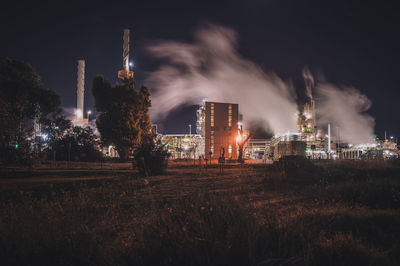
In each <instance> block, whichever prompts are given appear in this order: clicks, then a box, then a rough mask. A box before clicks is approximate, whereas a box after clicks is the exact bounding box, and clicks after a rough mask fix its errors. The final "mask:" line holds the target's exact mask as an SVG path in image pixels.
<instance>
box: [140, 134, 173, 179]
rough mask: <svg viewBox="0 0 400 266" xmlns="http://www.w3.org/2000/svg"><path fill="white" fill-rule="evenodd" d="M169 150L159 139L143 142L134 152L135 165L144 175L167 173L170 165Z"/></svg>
mask: <svg viewBox="0 0 400 266" xmlns="http://www.w3.org/2000/svg"><path fill="white" fill-rule="evenodd" d="M168 156H169V154H168V151H167V150H166V149H165V145H163V144H162V143H161V141H160V140H158V141H146V142H143V143H142V144H141V145H140V146H139V148H137V149H136V150H135V152H134V154H133V166H134V167H137V168H138V170H139V172H140V173H141V174H142V175H146V176H152V175H159V174H163V173H165V170H166V169H167V166H168Z"/></svg>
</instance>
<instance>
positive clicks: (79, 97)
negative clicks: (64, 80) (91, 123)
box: [76, 60, 85, 121]
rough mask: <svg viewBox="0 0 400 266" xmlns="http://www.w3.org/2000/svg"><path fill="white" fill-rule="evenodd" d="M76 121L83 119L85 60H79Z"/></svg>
mask: <svg viewBox="0 0 400 266" xmlns="http://www.w3.org/2000/svg"><path fill="white" fill-rule="evenodd" d="M76 96H77V97H76V120H77V121H82V119H83V102H84V97H85V60H78V78H77V89H76Z"/></svg>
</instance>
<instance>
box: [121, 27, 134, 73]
mask: <svg viewBox="0 0 400 266" xmlns="http://www.w3.org/2000/svg"><path fill="white" fill-rule="evenodd" d="M129 41H130V30H129V29H124V44H123V47H122V70H119V71H118V78H120V79H133V71H131V70H130V69H129V66H130V64H129V47H130V42H129Z"/></svg>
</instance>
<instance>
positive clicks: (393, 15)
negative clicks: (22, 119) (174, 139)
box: [0, 0, 400, 136]
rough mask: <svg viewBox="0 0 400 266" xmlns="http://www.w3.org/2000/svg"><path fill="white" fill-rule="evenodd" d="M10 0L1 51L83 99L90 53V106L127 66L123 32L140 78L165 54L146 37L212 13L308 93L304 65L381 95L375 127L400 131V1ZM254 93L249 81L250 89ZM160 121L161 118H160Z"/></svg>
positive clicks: (167, 128) (176, 116)
mask: <svg viewBox="0 0 400 266" xmlns="http://www.w3.org/2000/svg"><path fill="white" fill-rule="evenodd" d="M8 2H9V3H7V4H5V3H4V1H3V3H2V4H1V6H0V29H1V31H0V32H1V42H0V54H1V55H3V56H8V57H11V58H14V59H19V60H23V61H26V62H29V63H31V64H32V65H33V67H34V68H35V69H36V70H37V72H38V73H39V75H40V76H41V77H42V79H43V83H44V85H45V86H46V87H48V88H51V89H54V90H55V91H57V92H58V93H59V94H60V95H61V96H62V106H63V107H74V106H75V104H76V71H77V62H76V60H78V59H85V60H86V92H85V108H90V109H92V108H93V99H92V96H91V92H90V88H91V81H92V79H93V77H94V76H95V75H96V74H103V75H104V76H105V77H106V78H107V79H109V80H110V81H111V82H115V81H116V80H117V78H116V77H117V71H118V70H119V69H121V67H122V35H123V29H124V28H130V29H131V33H132V34H131V41H133V47H131V49H133V54H132V53H131V58H132V57H133V60H134V62H135V67H134V69H133V70H134V71H135V76H136V79H137V82H138V85H141V84H142V83H143V80H144V79H145V76H146V72H149V71H153V70H155V69H157V66H158V62H157V61H155V60H154V59H153V58H152V57H151V55H150V54H149V53H148V52H146V49H145V47H146V46H147V45H148V44H151V43H152V42H155V41H157V40H160V39H163V40H178V41H191V40H192V37H193V32H194V31H195V30H196V29H197V28H199V27H201V25H203V24H204V23H208V22H211V23H216V24H221V25H224V26H227V27H230V28H232V29H234V30H235V31H237V32H238V34H239V45H240V47H239V52H240V54H241V55H243V56H244V57H245V58H248V59H250V60H252V61H254V62H256V63H257V64H258V65H260V66H261V67H262V68H263V69H264V70H265V71H267V72H269V71H271V72H276V73H277V74H278V75H279V76H281V77H282V78H284V79H291V80H293V81H294V84H295V85H296V86H297V88H298V94H299V100H301V99H304V93H302V91H303V89H304V85H303V83H302V80H301V70H302V68H303V67H304V66H306V65H307V66H309V67H310V68H311V69H313V70H317V71H321V72H323V73H324V74H325V76H326V78H327V80H328V81H330V82H333V83H337V84H346V85H351V86H354V87H356V88H357V89H359V90H360V91H362V92H363V93H364V94H366V95H367V96H368V98H369V99H371V100H372V103H373V105H372V108H371V110H370V111H369V113H370V114H371V115H372V116H373V117H374V118H375V120H376V127H375V132H376V133H377V134H380V135H383V132H384V130H387V132H388V135H395V136H400V116H399V113H400V112H399V106H400V104H399V97H400V93H399V86H400V85H399V84H400V75H399V73H400V53H399V51H398V49H399V48H400V38H399V35H400V27H399V25H400V23H399V17H400V16H399V15H398V13H399V9H398V8H397V7H396V6H395V1H393V2H391V1H374V2H372V1H371V2H369V3H367V1H352V0H347V1H342V0H335V1H323V0H319V1H301V0H293V1H285V0H249V1H236V0H229V1H224V0H223V1H216V0H214V1H207V0H203V1H187V0H186V1H182V2H178V1H151V0H147V1H126V2H122V1H96V2H91V1H8ZM244 93H245V91H244ZM195 119H196V118H195V107H186V108H182V109H180V110H177V111H176V112H173V113H172V114H170V115H169V116H168V118H167V119H166V120H165V121H163V123H162V124H163V129H164V132H165V133H183V132H186V131H188V126H187V125H188V124H195ZM158 122H159V121H158Z"/></svg>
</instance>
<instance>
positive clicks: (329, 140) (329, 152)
mask: <svg viewBox="0 0 400 266" xmlns="http://www.w3.org/2000/svg"><path fill="white" fill-rule="evenodd" d="M330 158H331V123H329V124H328V159H330Z"/></svg>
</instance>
